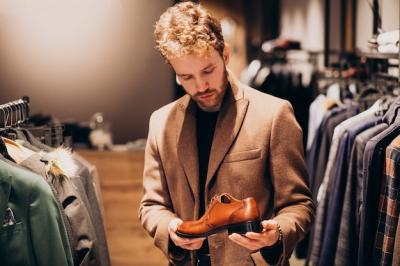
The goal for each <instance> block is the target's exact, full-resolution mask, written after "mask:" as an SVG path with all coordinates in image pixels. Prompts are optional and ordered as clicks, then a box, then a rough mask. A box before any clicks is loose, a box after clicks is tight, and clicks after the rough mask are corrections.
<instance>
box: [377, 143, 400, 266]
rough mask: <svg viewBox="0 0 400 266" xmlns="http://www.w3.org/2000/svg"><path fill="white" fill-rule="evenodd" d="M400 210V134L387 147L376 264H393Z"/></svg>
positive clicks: (380, 200) (378, 222)
mask: <svg viewBox="0 0 400 266" xmlns="http://www.w3.org/2000/svg"><path fill="white" fill-rule="evenodd" d="M399 210H400V136H397V137H396V138H395V139H394V140H393V141H392V142H391V143H390V145H389V146H388V147H387V148H386V156H385V162H384V173H383V178H382V187H381V192H380V199H379V212H378V220H377V225H378V226H377V232H376V236H375V245H374V246H375V248H374V264H375V265H378V264H379V265H391V264H392V260H393V251H394V242H395V237H396V229H397V223H398V219H399Z"/></svg>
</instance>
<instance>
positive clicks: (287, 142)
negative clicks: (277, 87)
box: [139, 72, 314, 266]
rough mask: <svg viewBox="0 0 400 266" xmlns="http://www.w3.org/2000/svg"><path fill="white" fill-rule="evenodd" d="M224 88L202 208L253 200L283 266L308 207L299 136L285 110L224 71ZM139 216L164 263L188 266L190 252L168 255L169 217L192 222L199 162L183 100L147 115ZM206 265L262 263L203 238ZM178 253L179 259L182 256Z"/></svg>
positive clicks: (191, 113)
mask: <svg viewBox="0 0 400 266" xmlns="http://www.w3.org/2000/svg"><path fill="white" fill-rule="evenodd" d="M228 80H229V83H230V85H231V86H230V88H231V89H228V90H227V92H226V93H227V95H226V97H225V98H224V102H223V104H222V107H221V110H220V113H219V117H218V120H217V124H216V128H215V133H214V139H213V143H212V147H211V152H210V160H209V165H208V173H207V178H206V190H205V192H204V193H205V200H206V201H207V202H206V203H205V206H207V205H208V203H209V201H210V200H211V198H212V197H213V196H214V195H217V194H220V193H225V192H227V193H230V194H231V195H232V196H234V197H236V198H239V199H242V198H246V197H249V196H253V197H255V199H256V201H257V203H258V207H259V209H260V212H261V216H262V219H272V218H273V219H274V220H276V221H277V222H278V223H279V224H280V226H281V228H282V232H283V254H282V256H281V258H280V261H279V264H281V265H285V264H287V263H288V258H289V257H290V255H291V253H292V251H293V249H294V247H295V245H296V243H297V242H298V241H299V240H301V239H302V238H303V237H304V235H305V233H306V231H307V230H308V229H309V227H310V225H311V222H312V220H313V218H314V205H313V202H312V200H311V193H310V191H309V189H308V187H307V181H306V180H307V171H306V167H305V162H304V154H303V147H302V131H301V128H300V127H299V125H298V123H297V122H296V120H295V117H294V114H293V110H292V107H291V105H290V104H289V103H288V102H287V101H285V100H281V99H278V98H275V97H273V96H270V95H267V94H264V93H261V92H259V91H256V90H254V89H252V88H249V87H247V86H245V85H244V84H241V83H240V82H239V81H238V80H236V78H235V77H234V76H233V74H232V73H231V72H229V74H228ZM143 187H144V195H143V198H142V201H141V205H140V209H139V217H140V220H141V222H142V225H143V227H144V228H145V230H147V231H148V232H149V234H150V235H151V236H152V237H153V238H154V242H155V245H156V246H157V247H159V248H160V249H161V250H162V251H163V252H164V253H165V255H166V256H167V257H168V259H169V261H170V263H171V264H177V265H195V260H194V258H195V253H194V252H193V251H192V252H189V251H185V252H184V253H182V254H178V255H180V256H178V255H177V254H173V253H172V251H171V240H169V234H168V229H167V228H168V224H169V222H170V221H171V219H173V218H175V217H179V218H181V219H182V220H193V219H198V218H199V217H198V212H199V205H200V203H199V165H198V156H197V141H196V106H195V103H194V102H193V100H191V99H190V96H189V95H185V96H183V97H182V98H180V99H178V100H176V101H175V102H172V103H170V104H168V105H166V106H164V107H162V108H161V109H159V110H157V111H155V112H154V113H153V114H152V116H151V118H150V126H149V134H148V140H147V146H146V152H145V167H144V174H143ZM208 242H209V249H210V254H211V261H212V265H229V266H231V265H240V266H244V265H267V264H266V262H265V261H264V260H263V258H262V256H261V254H260V252H251V251H250V250H248V249H246V248H244V247H241V246H239V245H237V244H235V243H234V242H232V241H231V240H229V239H228V238H227V232H222V233H219V234H216V235H212V236H210V237H208ZM185 253H186V254H185Z"/></svg>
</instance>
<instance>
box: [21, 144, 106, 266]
mask: <svg viewBox="0 0 400 266" xmlns="http://www.w3.org/2000/svg"><path fill="white" fill-rule="evenodd" d="M20 165H21V166H23V167H25V168H27V169H29V170H31V171H33V172H35V173H37V174H39V175H41V176H43V177H44V178H45V180H46V181H47V182H49V183H51V184H52V185H53V186H54V187H55V190H56V192H57V195H56V196H57V198H58V199H59V200H60V202H61V204H62V206H63V208H64V212H65V214H66V216H67V218H68V221H69V223H70V225H71V229H72V236H73V242H72V246H73V248H74V251H75V255H76V256H75V257H74V264H75V265H82V266H83V265H97V263H98V262H99V259H98V258H96V254H95V249H96V234H95V231H94V226H93V224H92V220H91V218H90V216H89V213H88V210H87V209H86V206H85V205H84V204H83V202H82V200H81V198H80V197H79V195H78V193H77V192H76V189H75V186H74V184H73V183H72V181H71V180H70V177H71V176H74V172H75V171H76V169H74V167H76V166H75V165H74V162H73V161H72V159H71V158H70V155H69V154H68V153H67V152H66V151H65V150H62V149H60V148H58V149H56V150H54V151H53V152H51V153H49V154H45V155H40V154H37V153H36V154H34V155H32V156H30V157H29V158H27V159H26V160H24V161H22V162H21V163H20Z"/></svg>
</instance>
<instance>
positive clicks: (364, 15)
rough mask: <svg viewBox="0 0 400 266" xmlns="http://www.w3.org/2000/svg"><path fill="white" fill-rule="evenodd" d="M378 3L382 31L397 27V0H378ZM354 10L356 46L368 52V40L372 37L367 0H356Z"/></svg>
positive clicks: (398, 7)
mask: <svg viewBox="0 0 400 266" xmlns="http://www.w3.org/2000/svg"><path fill="white" fill-rule="evenodd" d="M371 2H372V1H371ZM379 5H380V12H381V17H382V29H383V30H384V31H391V30H396V29H399V27H400V24H399V19H400V18H399V10H400V6H399V5H400V4H399V0H384V1H379ZM356 10H357V12H356V48H357V49H359V50H360V51H363V52H369V48H368V40H369V39H370V38H371V37H372V25H373V14H372V10H371V8H370V6H369V4H368V1H365V0H357V7H356Z"/></svg>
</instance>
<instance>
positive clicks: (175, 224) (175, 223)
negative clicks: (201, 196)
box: [169, 218, 183, 232]
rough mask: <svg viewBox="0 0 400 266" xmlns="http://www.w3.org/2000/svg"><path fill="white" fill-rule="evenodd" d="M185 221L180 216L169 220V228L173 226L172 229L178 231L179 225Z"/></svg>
mask: <svg viewBox="0 0 400 266" xmlns="http://www.w3.org/2000/svg"><path fill="white" fill-rule="evenodd" d="M181 223H183V221H182V220H181V219H179V218H174V219H172V220H171V221H170V222H169V228H171V230H172V231H174V232H175V231H176V229H177V228H178V226H179V225H180V224H181Z"/></svg>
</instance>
